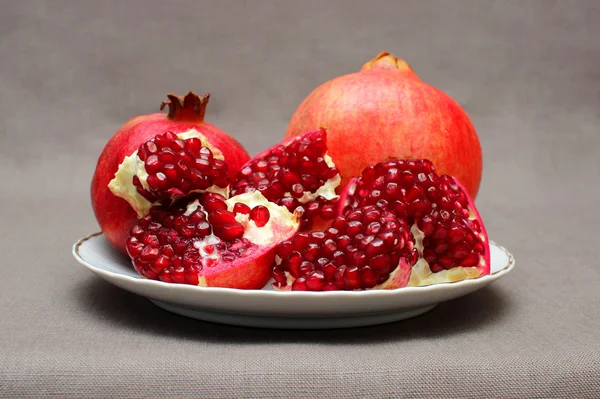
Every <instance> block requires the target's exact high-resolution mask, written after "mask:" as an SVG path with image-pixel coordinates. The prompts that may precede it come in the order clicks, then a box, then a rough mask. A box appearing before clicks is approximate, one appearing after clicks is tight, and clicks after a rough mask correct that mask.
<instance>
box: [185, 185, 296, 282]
mask: <svg viewBox="0 0 600 399" xmlns="http://www.w3.org/2000/svg"><path fill="white" fill-rule="evenodd" d="M237 202H241V203H244V204H246V205H248V206H249V207H250V209H252V208H254V207H255V206H257V205H263V206H265V207H266V208H267V209H268V210H269V213H270V217H269V221H268V222H267V224H265V225H264V226H263V227H258V226H256V223H254V221H253V220H250V218H249V216H248V215H245V214H243V213H237V214H236V217H235V219H236V220H237V221H238V222H239V223H240V224H241V225H242V226H244V235H243V236H242V238H245V239H247V240H248V241H250V242H251V243H253V244H256V245H257V246H259V247H262V248H265V247H269V246H272V245H274V244H276V243H277V240H280V239H281V238H280V237H291V236H292V235H293V234H294V233H295V232H296V230H297V229H298V226H299V217H298V215H297V214H296V213H291V212H290V211H288V209H287V208H286V207H285V206H279V205H277V204H275V203H273V202H270V201H268V200H267V199H266V198H265V197H264V196H263V195H262V193H261V192H260V191H254V192H252V193H244V194H240V195H236V196H235V197H231V198H230V199H228V200H226V201H225V203H226V204H227V209H228V210H229V211H231V212H233V207H234V205H235V204H236V203H237ZM199 206H200V202H199V200H195V201H193V202H191V203H190V204H189V205H188V206H187V208H186V211H185V215H186V216H189V215H191V214H192V213H193V212H194V211H196V210H197V209H198V207H199ZM202 212H203V213H204V214H205V215H206V218H207V220H208V213H207V212H205V211H204V210H202ZM221 241H222V240H221V239H220V238H219V237H217V236H215V235H214V233H213V234H210V235H207V236H206V237H204V238H203V239H201V240H197V241H195V242H194V247H195V248H197V249H198V252H199V254H200V256H201V263H202V267H203V270H204V268H210V267H214V266H216V265H217V264H218V263H219V261H220V260H221V257H220V255H219V252H218V251H217V250H216V249H215V246H216V244H218V243H220V242H221ZM200 273H202V271H201V272H200ZM198 285H199V286H203V287H206V286H207V283H206V277H204V276H202V275H199V276H198Z"/></svg>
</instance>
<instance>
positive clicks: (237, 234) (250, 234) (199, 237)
mask: <svg viewBox="0 0 600 399" xmlns="http://www.w3.org/2000/svg"><path fill="white" fill-rule="evenodd" d="M237 204H244V205H245V206H247V207H249V208H250V209H251V210H254V209H257V208H259V209H260V211H259V212H258V213H259V214H261V215H262V219H261V223H260V226H259V224H258V223H256V222H254V221H253V219H251V217H249V215H248V214H245V213H237V212H236V211H235V209H236V205H237ZM237 208H238V209H239V206H238V207H237ZM250 213H251V214H252V211H251V212H250ZM265 215H267V216H266V218H267V221H266V222H264V223H263V221H264V218H265ZM270 216H272V217H270ZM298 227H299V215H298V214H292V213H290V212H289V211H288V210H287V208H285V207H283V206H278V205H276V204H274V203H272V202H269V201H267V200H266V199H265V198H264V196H263V195H262V194H261V193H260V192H254V193H244V194H240V195H238V196H236V197H232V198H230V199H228V200H226V199H225V198H224V197H223V196H221V195H219V194H213V193H207V194H204V195H201V196H200V198H198V199H195V200H193V201H191V202H190V203H189V204H187V205H181V203H179V204H175V205H173V206H171V207H163V206H159V207H152V208H151V209H150V211H149V213H148V214H147V215H146V216H144V217H143V218H141V219H140V220H139V221H138V223H137V224H136V225H135V226H134V227H133V229H132V230H131V236H130V238H129V239H128V241H127V245H126V248H127V253H128V254H129V256H130V258H131V259H132V262H133V265H134V267H135V269H136V270H137V272H138V273H140V274H141V275H142V276H144V277H146V278H149V279H153V280H160V281H164V282H168V283H180V284H192V285H200V286H210V287H228V288H238V289H260V288H262V287H264V286H265V284H266V283H267V282H268V280H269V278H270V270H271V266H272V264H273V261H274V258H275V249H276V246H277V244H279V243H280V242H282V241H285V240H288V239H290V238H291V237H292V236H293V235H294V234H295V233H296V231H297V230H298Z"/></svg>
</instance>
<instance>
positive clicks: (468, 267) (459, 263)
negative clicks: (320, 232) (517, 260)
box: [339, 159, 490, 286]
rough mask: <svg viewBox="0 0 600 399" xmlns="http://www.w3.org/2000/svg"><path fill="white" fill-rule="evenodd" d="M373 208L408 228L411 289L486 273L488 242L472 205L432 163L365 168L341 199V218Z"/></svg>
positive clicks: (409, 162) (408, 162)
mask: <svg viewBox="0 0 600 399" xmlns="http://www.w3.org/2000/svg"><path fill="white" fill-rule="evenodd" d="M374 204H375V205H377V206H378V207H381V208H389V209H390V210H392V211H393V212H394V213H395V215H396V216H397V217H398V218H399V219H402V220H404V221H405V222H406V223H407V224H408V225H409V226H410V231H411V232H412V234H413V236H414V239H415V247H416V249H417V254H418V256H417V261H416V262H415V264H414V265H413V267H412V273H411V276H410V281H409V282H408V285H409V286H423V285H430V284H436V283H441V282H451V281H459V280H463V279H468V278H476V277H479V276H482V275H485V274H489V273H490V248H489V242H488V237H487V233H486V231H485V227H484V225H483V221H482V220H481V217H480V215H479V212H478V211H477V208H476V207H475V205H474V204H473V200H472V199H471V197H470V196H469V194H468V192H467V190H466V189H465V188H464V187H463V186H462V185H461V184H460V183H459V181H458V180H457V179H456V178H454V177H451V176H448V175H441V176H440V175H438V174H437V173H436V172H435V169H434V166H433V164H432V162H431V161H429V160H424V159H421V160H413V159H409V160H396V161H387V162H380V163H378V164H376V165H372V166H369V167H367V168H365V169H364V170H363V172H362V175H361V177H359V178H355V179H353V180H352V181H351V182H350V183H349V184H348V186H347V187H346V189H345V190H344V192H343V193H342V194H341V198H340V204H339V212H340V213H341V214H344V215H346V216H347V215H349V214H351V213H352V212H355V210H354V209H355V208H358V207H364V206H366V205H374Z"/></svg>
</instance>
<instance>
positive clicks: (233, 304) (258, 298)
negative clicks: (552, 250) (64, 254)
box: [73, 233, 515, 328]
mask: <svg viewBox="0 0 600 399" xmlns="http://www.w3.org/2000/svg"><path fill="white" fill-rule="evenodd" d="M73 256H75V259H77V261H78V262H79V263H81V264H82V265H84V266H85V267H86V268H88V269H89V270H91V271H92V272H94V273H95V274H97V275H98V276H100V277H101V278H102V279H104V280H106V281H108V282H109V283H111V284H114V285H116V286H117V287H120V288H123V289H125V290H127V291H130V292H133V293H135V294H138V295H141V296H144V297H147V298H148V299H150V300H151V301H152V302H153V303H155V304H156V305H157V306H159V307H161V308H163V309H165V310H168V311H170V312H173V313H177V314H179V315H183V316H187V317H192V318H196V319H200V320H206V321H212V322H218V323H225V324H233V325H240V326H252V327H267V328H345V327H359V326H367V325H375V324H382V323H389V322H392V321H398V320H404V319H407V318H410V317H414V316H417V315H420V314H423V313H425V312H427V311H429V310H431V309H433V308H434V307H435V305H437V304H438V303H440V302H444V301H448V300H451V299H454V298H458V297H460V296H463V295H466V294H470V293H471V292H473V291H476V290H478V289H481V288H483V287H485V286H486V285H488V284H490V283H491V282H492V281H495V280H497V279H498V278H500V277H502V276H504V275H505V274H506V273H508V272H509V271H510V270H512V269H513V267H514V265H515V260H514V257H513V256H512V255H511V254H510V253H509V252H508V251H507V250H506V249H504V248H502V247H501V246H499V245H497V244H495V243H493V242H492V243H491V259H492V262H491V263H492V264H491V274H490V275H487V276H483V277H479V278H477V279H473V280H465V281H459V282H455V283H442V284H436V285H432V286H428V287H405V288H400V289H395V290H373V291H330V292H305V291H286V292H281V291H274V290H273V289H270V285H269V286H268V287H266V288H264V289H262V290H238V289H232V288H216V287H197V286H192V285H185V284H169V283H163V282H161V281H155V280H148V279H144V278H141V277H140V276H139V275H138V274H137V273H136V272H135V270H134V269H133V267H132V266H131V263H130V262H129V259H127V258H126V257H125V256H123V255H121V254H120V253H118V252H117V251H116V250H115V249H113V247H112V246H111V245H110V244H109V243H108V241H107V240H106V239H105V238H104V236H103V235H102V234H101V233H95V234H92V235H90V236H87V237H85V238H82V239H80V240H79V241H78V242H77V243H75V245H74V246H73Z"/></svg>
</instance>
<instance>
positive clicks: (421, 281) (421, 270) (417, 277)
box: [407, 211, 487, 287]
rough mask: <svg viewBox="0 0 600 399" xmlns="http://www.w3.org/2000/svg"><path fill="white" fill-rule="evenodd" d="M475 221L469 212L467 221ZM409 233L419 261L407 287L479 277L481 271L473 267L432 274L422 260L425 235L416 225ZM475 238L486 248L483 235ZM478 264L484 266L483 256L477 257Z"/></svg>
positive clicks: (474, 217)
mask: <svg viewBox="0 0 600 399" xmlns="http://www.w3.org/2000/svg"><path fill="white" fill-rule="evenodd" d="M475 219H477V218H476V216H475V215H474V213H473V212H472V211H469V220H475ZM410 231H411V233H412V234H413V236H414V237H415V248H417V251H419V260H418V261H417V263H415V264H414V265H413V266H412V271H411V274H410V279H409V281H408V284H407V287H422V286H426V285H432V284H438V283H451V282H456V281H461V280H466V279H472V278H477V277H479V276H481V270H480V269H479V268H477V267H475V266H470V267H464V266H460V265H456V266H454V267H453V268H451V269H444V270H441V271H439V272H437V273H433V272H432V271H431V269H430V268H429V263H427V261H426V260H425V259H424V258H423V238H425V234H423V232H422V231H421V230H419V228H418V227H417V224H416V223H415V224H413V225H412V227H411V229H410ZM477 236H478V237H479V238H480V239H481V240H482V241H483V243H484V245H485V246H486V247H487V238H486V237H485V235H483V234H477ZM479 263H480V264H485V257H484V256H482V255H479Z"/></svg>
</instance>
